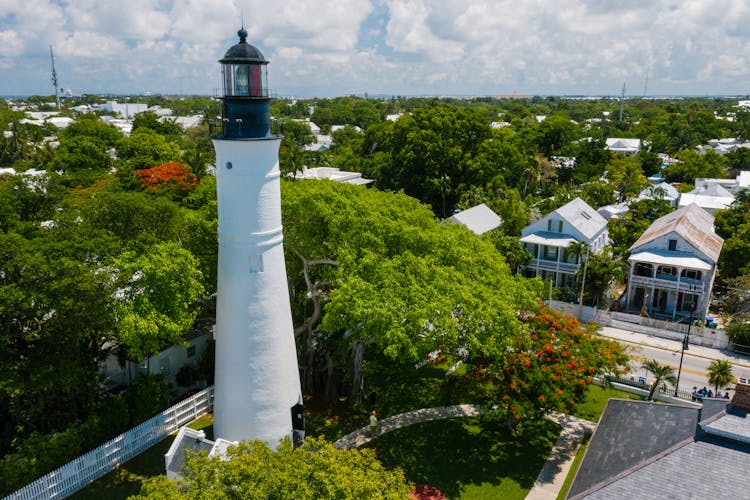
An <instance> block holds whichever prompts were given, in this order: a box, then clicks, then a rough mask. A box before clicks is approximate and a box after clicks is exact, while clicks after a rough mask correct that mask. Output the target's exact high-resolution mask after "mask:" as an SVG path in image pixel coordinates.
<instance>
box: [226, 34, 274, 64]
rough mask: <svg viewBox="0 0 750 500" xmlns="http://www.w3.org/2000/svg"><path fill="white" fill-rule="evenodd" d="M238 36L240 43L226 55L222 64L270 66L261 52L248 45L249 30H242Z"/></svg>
mask: <svg viewBox="0 0 750 500" xmlns="http://www.w3.org/2000/svg"><path fill="white" fill-rule="evenodd" d="M237 36H239V37H240V43H238V44H236V45H233V46H232V47H230V48H229V50H227V53H226V54H224V58H223V59H221V60H220V61H219V62H220V63H222V64H227V63H261V64H268V61H267V60H266V58H265V57H263V54H261V52H260V50H258V49H257V48H256V47H254V46H252V45H250V44H249V43H247V30H246V29H245V28H242V29H240V30H239V31H238V32H237Z"/></svg>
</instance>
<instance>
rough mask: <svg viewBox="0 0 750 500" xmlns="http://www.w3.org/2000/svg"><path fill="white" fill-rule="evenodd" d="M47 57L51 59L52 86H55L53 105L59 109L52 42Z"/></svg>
mask: <svg viewBox="0 0 750 500" xmlns="http://www.w3.org/2000/svg"><path fill="white" fill-rule="evenodd" d="M49 57H50V59H51V60H52V86H54V87H55V105H56V106H57V109H60V95H59V94H58V93H57V89H58V87H57V71H55V53H54V52H52V44H50V46H49Z"/></svg>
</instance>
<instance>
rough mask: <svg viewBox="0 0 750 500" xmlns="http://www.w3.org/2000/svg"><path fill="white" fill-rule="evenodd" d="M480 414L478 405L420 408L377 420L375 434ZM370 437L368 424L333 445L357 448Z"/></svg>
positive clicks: (367, 441)
mask: <svg viewBox="0 0 750 500" xmlns="http://www.w3.org/2000/svg"><path fill="white" fill-rule="evenodd" d="M481 414H482V408H481V407H480V406H479V405H456V406H439V407H437V408H422V409H421V410H416V411H410V412H407V413H401V414H399V415H394V416H392V417H388V418H384V419H383V420H380V421H378V434H377V436H379V435H381V434H385V433H386V432H390V431H393V430H396V429H400V428H401V427H407V426H409V425H414V424H418V423H420V422H429V421H430V420H440V419H442V418H456V417H476V416H479V415H481ZM377 436H375V437H377ZM372 439H374V438H373V437H371V436H370V426H369V425H368V426H365V427H362V428H361V429H358V430H356V431H354V432H352V433H351V434H348V435H346V436H344V437H342V438H341V439H339V440H338V441H336V442H335V443H333V445H334V446H335V447H336V448H347V449H349V448H359V447H360V446H362V445H364V444H367V443H369V442H370V441H371V440H372Z"/></svg>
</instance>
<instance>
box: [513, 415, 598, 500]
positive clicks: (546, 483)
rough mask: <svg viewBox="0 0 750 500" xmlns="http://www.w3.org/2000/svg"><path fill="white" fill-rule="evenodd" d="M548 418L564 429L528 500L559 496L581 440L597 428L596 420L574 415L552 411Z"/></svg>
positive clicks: (542, 499) (553, 499) (552, 498)
mask: <svg viewBox="0 0 750 500" xmlns="http://www.w3.org/2000/svg"><path fill="white" fill-rule="evenodd" d="M546 418H547V420H552V421H553V422H555V423H557V424H559V425H560V426H561V427H562V431H561V432H560V436H559V437H558V438H557V442H556V443H555V446H554V447H553V448H552V451H551V452H550V455H549V458H548V459H547V462H546V463H545V464H544V467H542V471H541V472H540V473H539V476H537V478H536V481H534V486H533V487H532V488H531V491H529V494H528V495H526V500H547V499H550V500H555V498H557V495H558V494H559V493H560V489H562V485H563V483H564V482H565V478H566V477H567V475H568V471H570V467H571V466H572V465H573V460H574V459H575V457H576V453H577V452H578V447H579V446H580V445H581V441H583V438H584V437H586V436H588V435H591V433H592V432H594V428H596V424H595V423H594V422H589V421H588V420H583V419H581V418H577V417H574V416H572V415H563V414H561V413H552V414H549V415H547V416H546Z"/></svg>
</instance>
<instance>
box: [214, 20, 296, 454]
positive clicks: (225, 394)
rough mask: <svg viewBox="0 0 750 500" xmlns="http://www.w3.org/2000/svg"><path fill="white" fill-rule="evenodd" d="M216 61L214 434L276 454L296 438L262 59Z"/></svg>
mask: <svg viewBox="0 0 750 500" xmlns="http://www.w3.org/2000/svg"><path fill="white" fill-rule="evenodd" d="M237 34H238V35H239V37H240V41H239V43H238V44H236V45H234V46H233V47H231V48H230V49H229V50H228V51H227V53H226V54H225V56H224V58H223V59H221V60H220V61H219V62H220V63H221V70H222V81H223V96H222V109H221V115H222V130H221V134H220V135H217V136H214V137H213V143H214V148H215V149H216V182H217V198H218V205H219V270H218V293H217V307H216V377H215V381H216V385H215V398H214V434H215V435H216V437H218V438H222V439H226V440H229V441H241V440H248V439H261V440H263V441H265V442H266V443H267V444H268V445H269V446H271V447H276V445H278V443H279V441H280V440H281V439H282V438H284V437H287V436H288V437H290V438H293V439H294V435H293V430H294V432H295V433H296V434H297V435H299V434H300V433H302V432H304V430H303V429H304V424H303V418H302V395H301V390H300V382H299V371H298V369H297V352H296V348H295V343H294V332H293V325H292V313H291V308H290V305H289V289H288V286H287V277H286V266H285V264H284V249H283V244H282V243H283V241H282V240H283V234H282V227H281V192H280V191H281V186H280V181H279V177H280V175H281V174H280V171H279V144H280V142H281V136H278V135H271V133H270V123H271V120H270V97H269V95H268V79H267V72H266V67H267V64H268V61H267V60H266V59H265V58H264V57H263V54H261V53H260V51H259V50H258V49H256V48H255V47H253V46H252V45H250V44H248V43H247V41H246V38H247V31H245V29H244V28H243V29H241V30H240V31H239V32H238V33H237Z"/></svg>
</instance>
